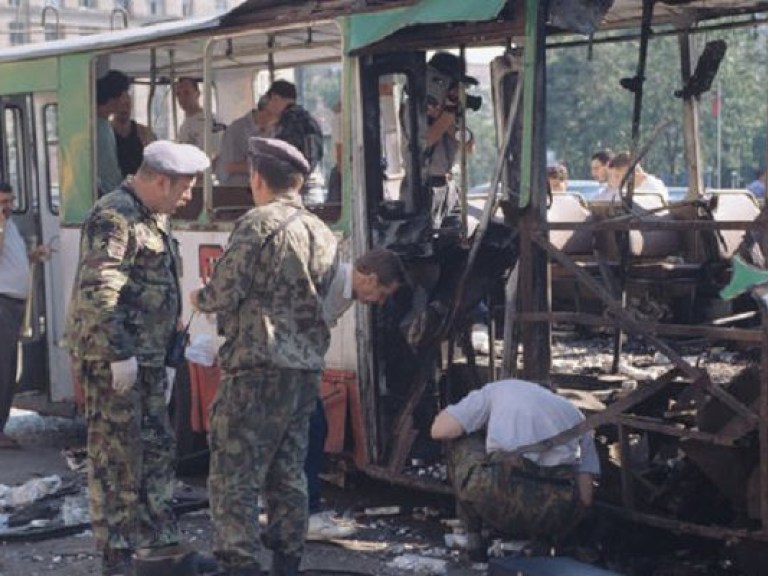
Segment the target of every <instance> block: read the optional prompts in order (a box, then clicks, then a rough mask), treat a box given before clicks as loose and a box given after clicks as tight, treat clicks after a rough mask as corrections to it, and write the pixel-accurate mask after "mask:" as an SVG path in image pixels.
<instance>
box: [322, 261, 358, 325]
mask: <svg viewBox="0 0 768 576" xmlns="http://www.w3.org/2000/svg"><path fill="white" fill-rule="evenodd" d="M354 299H355V296H354V294H353V293H352V264H350V263H346V262H342V263H341V264H339V265H338V267H337V268H336V274H335V275H334V276H333V280H331V285H330V287H329V288H328V294H327V295H326V297H325V300H323V319H324V320H325V323H326V324H327V325H328V326H331V327H333V326H335V325H336V322H337V321H338V320H339V318H341V316H342V314H344V312H346V311H347V310H348V309H349V308H350V306H352V303H353V302H354Z"/></svg>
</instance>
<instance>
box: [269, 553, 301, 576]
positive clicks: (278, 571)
mask: <svg viewBox="0 0 768 576" xmlns="http://www.w3.org/2000/svg"><path fill="white" fill-rule="evenodd" d="M299 564H301V557H299V556H288V555H286V554H284V553H283V552H279V551H276V552H275V553H274V554H272V570H270V572H269V576H298V574H299Z"/></svg>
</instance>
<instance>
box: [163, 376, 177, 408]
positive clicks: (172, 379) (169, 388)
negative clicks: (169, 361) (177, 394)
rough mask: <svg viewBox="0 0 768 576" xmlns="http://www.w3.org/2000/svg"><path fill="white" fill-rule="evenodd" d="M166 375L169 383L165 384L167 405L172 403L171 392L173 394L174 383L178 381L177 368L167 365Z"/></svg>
mask: <svg viewBox="0 0 768 576" xmlns="http://www.w3.org/2000/svg"><path fill="white" fill-rule="evenodd" d="M165 377H166V379H167V380H168V383H167V384H166V386H165V404H166V406H167V405H169V404H170V403H171V394H173V383H174V382H175V381H176V368H171V367H170V366H166V367H165Z"/></svg>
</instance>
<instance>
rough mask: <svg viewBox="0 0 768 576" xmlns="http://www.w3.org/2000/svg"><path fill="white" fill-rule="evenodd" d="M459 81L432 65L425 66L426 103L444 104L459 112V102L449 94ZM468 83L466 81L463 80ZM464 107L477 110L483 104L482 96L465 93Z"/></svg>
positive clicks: (433, 104)
mask: <svg viewBox="0 0 768 576" xmlns="http://www.w3.org/2000/svg"><path fill="white" fill-rule="evenodd" d="M458 83H459V80H456V79H455V78H454V77H453V76H451V75H449V74H446V73H444V72H442V71H440V70H438V69H437V68H435V67H434V66H429V65H428V66H427V104H429V105H432V106H440V105H444V106H445V108H447V109H451V108H453V109H454V110H455V111H456V113H457V114H460V113H461V110H460V109H459V102H458V101H456V100H455V98H452V97H451V95H450V92H451V89H452V88H454V87H455V86H456V85H457V84H458ZM465 84H468V82H465ZM465 103H466V107H467V109H469V110H472V111H474V112H477V111H478V110H479V109H480V107H481V106H482V105H483V98H482V96H475V95H471V94H467V95H466V97H465Z"/></svg>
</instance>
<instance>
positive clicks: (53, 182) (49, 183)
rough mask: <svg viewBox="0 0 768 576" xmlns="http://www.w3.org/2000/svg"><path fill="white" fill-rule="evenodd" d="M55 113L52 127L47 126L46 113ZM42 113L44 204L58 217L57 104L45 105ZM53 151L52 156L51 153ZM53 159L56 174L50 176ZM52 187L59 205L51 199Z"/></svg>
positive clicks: (59, 207)
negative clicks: (44, 178)
mask: <svg viewBox="0 0 768 576" xmlns="http://www.w3.org/2000/svg"><path fill="white" fill-rule="evenodd" d="M51 109H52V110H54V111H55V116H56V117H55V120H54V122H55V124H54V126H53V127H51V126H49V124H48V122H49V118H48V111H49V110H51ZM42 112H43V138H44V139H45V140H44V150H45V177H46V186H45V195H46V202H47V203H48V209H49V210H50V211H51V214H55V215H57V216H58V215H59V210H60V209H61V190H60V187H59V174H58V171H59V169H58V162H59V158H58V154H59V132H58V129H59V104H58V102H49V103H48V104H45V105H44V106H43V109H42ZM50 128H53V130H52V131H49V129H50ZM49 134H53V137H52V138H50V137H49ZM52 149H53V154H52V153H51V152H52ZM53 158H55V159H54V160H53V161H54V162H55V163H56V165H57V168H56V172H57V173H56V174H52V172H51V165H52V161H51V160H52V159H53ZM54 187H55V188H56V189H58V190H59V203H58V204H56V203H55V202H54V198H53V190H54Z"/></svg>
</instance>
